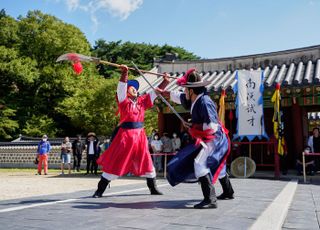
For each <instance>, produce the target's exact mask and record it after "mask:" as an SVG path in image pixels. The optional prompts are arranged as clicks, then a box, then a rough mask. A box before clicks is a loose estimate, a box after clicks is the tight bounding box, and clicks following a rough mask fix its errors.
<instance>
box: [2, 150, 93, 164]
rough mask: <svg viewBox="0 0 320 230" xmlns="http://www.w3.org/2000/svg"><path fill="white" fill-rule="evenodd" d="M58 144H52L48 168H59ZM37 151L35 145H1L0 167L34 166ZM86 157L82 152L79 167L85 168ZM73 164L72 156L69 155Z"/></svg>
mask: <svg viewBox="0 0 320 230" xmlns="http://www.w3.org/2000/svg"><path fill="white" fill-rule="evenodd" d="M60 148H61V147H60V146H52V150H51V152H50V154H49V162H48V163H49V169H50V168H60V164H61V159H60ZM36 152H37V146H1V147H0V167H1V168H36V167H37V166H36V165H35V164H34V163H33V161H34V159H35V157H36ZM86 162H87V157H86V154H85V152H83V154H82V161H81V168H82V169H84V168H86ZM71 165H73V157H71Z"/></svg>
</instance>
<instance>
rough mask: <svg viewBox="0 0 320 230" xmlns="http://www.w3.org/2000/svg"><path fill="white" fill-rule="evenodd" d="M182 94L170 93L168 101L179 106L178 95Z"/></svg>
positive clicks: (177, 92)
mask: <svg viewBox="0 0 320 230" xmlns="http://www.w3.org/2000/svg"><path fill="white" fill-rule="evenodd" d="M181 94H183V93H182V92H179V91H171V92H170V100H171V101H173V102H174V103H177V104H181V100H180V95H181Z"/></svg>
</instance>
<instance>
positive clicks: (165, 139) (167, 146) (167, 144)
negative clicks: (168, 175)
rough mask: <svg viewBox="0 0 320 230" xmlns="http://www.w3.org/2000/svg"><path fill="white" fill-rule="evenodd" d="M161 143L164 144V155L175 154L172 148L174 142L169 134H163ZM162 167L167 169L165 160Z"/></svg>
mask: <svg viewBox="0 0 320 230" xmlns="http://www.w3.org/2000/svg"><path fill="white" fill-rule="evenodd" d="M161 141H162V144H163V153H165V154H166V153H172V152H173V147H172V141H171V139H170V137H169V135H168V133H163V136H162V137H161ZM162 165H163V167H166V165H164V158H162Z"/></svg>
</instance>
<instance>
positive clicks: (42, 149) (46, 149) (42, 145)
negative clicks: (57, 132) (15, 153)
mask: <svg viewBox="0 0 320 230" xmlns="http://www.w3.org/2000/svg"><path fill="white" fill-rule="evenodd" d="M50 151H51V145H50V142H49V141H48V136H47V135H43V136H42V140H41V141H40V142H39V144H38V149H37V158H38V161H39V163H38V175H41V171H42V163H43V167H44V175H47V174H48V154H49V153H50Z"/></svg>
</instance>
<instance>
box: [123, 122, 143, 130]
mask: <svg viewBox="0 0 320 230" xmlns="http://www.w3.org/2000/svg"><path fill="white" fill-rule="evenodd" d="M143 125H144V122H123V123H122V124H121V125H120V127H121V128H123V129H141V128H143Z"/></svg>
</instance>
